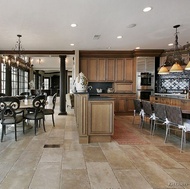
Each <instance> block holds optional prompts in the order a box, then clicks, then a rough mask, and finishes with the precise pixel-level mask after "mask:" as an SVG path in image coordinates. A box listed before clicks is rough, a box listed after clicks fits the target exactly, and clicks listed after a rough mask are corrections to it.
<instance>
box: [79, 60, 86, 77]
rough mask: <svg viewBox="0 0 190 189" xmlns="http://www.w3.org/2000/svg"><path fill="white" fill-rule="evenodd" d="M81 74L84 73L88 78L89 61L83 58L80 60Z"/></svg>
mask: <svg viewBox="0 0 190 189" xmlns="http://www.w3.org/2000/svg"><path fill="white" fill-rule="evenodd" d="M79 70H80V72H82V73H83V74H84V75H85V76H86V77H87V78H88V59H87V58H82V59H81V60H80V69H79Z"/></svg>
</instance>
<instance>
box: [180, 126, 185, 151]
mask: <svg viewBox="0 0 190 189" xmlns="http://www.w3.org/2000/svg"><path fill="white" fill-rule="evenodd" d="M184 139H185V138H184V131H183V129H182V133H181V149H180V152H182V150H183V142H184Z"/></svg>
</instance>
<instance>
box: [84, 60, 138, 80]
mask: <svg viewBox="0 0 190 189" xmlns="http://www.w3.org/2000/svg"><path fill="white" fill-rule="evenodd" d="M80 71H81V72H83V73H84V75H85V76H86V77H87V78H88V80H89V81H90V82H126V83H134V79H133V78H135V77H134V75H135V71H134V65H133V59H132V58H81V59H80Z"/></svg>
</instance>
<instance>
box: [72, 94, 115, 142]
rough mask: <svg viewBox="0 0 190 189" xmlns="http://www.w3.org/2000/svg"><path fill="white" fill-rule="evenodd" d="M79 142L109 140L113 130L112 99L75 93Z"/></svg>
mask: <svg viewBox="0 0 190 189" xmlns="http://www.w3.org/2000/svg"><path fill="white" fill-rule="evenodd" d="M74 96H75V100H74V102H75V105H74V110H75V116H76V122H77V127H78V133H79V143H93V142H110V141H111V136H112V135H113V132H114V99H113V98H108V97H101V96H89V94H88V93H75V94H74Z"/></svg>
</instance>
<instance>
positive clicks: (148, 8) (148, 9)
mask: <svg viewBox="0 0 190 189" xmlns="http://www.w3.org/2000/svg"><path fill="white" fill-rule="evenodd" d="M151 10H152V8H151V7H146V8H144V9H143V12H149V11H151Z"/></svg>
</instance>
